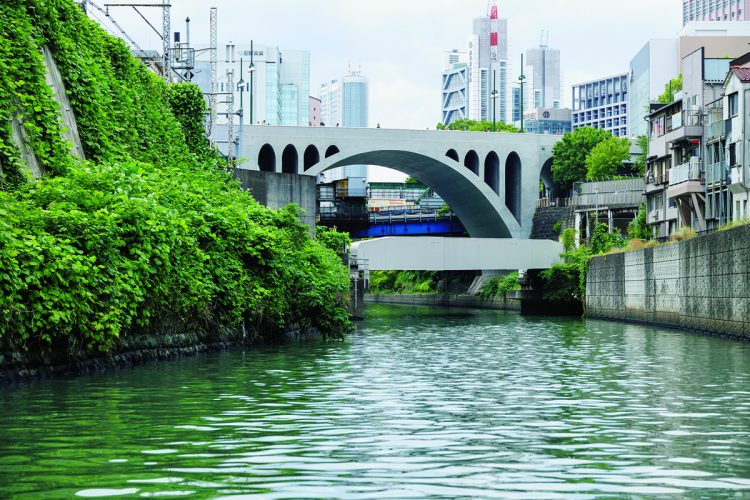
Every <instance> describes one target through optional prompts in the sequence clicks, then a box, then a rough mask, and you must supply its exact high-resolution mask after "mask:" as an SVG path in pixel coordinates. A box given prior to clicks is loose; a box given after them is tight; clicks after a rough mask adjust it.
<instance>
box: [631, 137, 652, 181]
mask: <svg viewBox="0 0 750 500" xmlns="http://www.w3.org/2000/svg"><path fill="white" fill-rule="evenodd" d="M636 143H637V144H638V147H639V148H640V149H641V154H640V155H638V158H637V159H636V160H635V161H634V162H633V167H632V169H633V172H634V173H636V174H638V175H640V176H644V175H646V158H648V136H647V135H639V136H638V137H636Z"/></svg>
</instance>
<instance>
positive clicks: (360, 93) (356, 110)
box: [320, 70, 369, 193]
mask: <svg viewBox="0 0 750 500" xmlns="http://www.w3.org/2000/svg"><path fill="white" fill-rule="evenodd" d="M368 87H369V86H368V82H367V77H365V76H364V75H362V73H361V71H351V70H350V71H349V74H348V75H345V76H343V77H342V78H341V79H340V80H331V81H330V82H328V83H325V84H323V85H321V87H320V121H321V123H322V124H324V125H325V126H326V127H337V126H338V127H347V128H359V127H367V126H369V89H368ZM338 179H349V182H350V187H349V192H350V193H351V192H352V191H353V190H352V186H351V184H353V183H356V184H360V183H361V184H362V190H363V191H362V192H363V193H364V183H365V182H366V181H367V165H349V166H346V167H341V168H335V169H332V170H330V171H328V172H326V180H327V181H332V180H338Z"/></svg>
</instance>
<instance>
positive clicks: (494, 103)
mask: <svg viewBox="0 0 750 500" xmlns="http://www.w3.org/2000/svg"><path fill="white" fill-rule="evenodd" d="M490 97H492V131H493V132H496V131H497V125H496V123H497V122H496V121H495V111H496V110H497V71H494V72H493V73H492V92H490Z"/></svg>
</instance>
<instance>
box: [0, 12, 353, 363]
mask: <svg viewBox="0 0 750 500" xmlns="http://www.w3.org/2000/svg"><path fill="white" fill-rule="evenodd" d="M44 46H47V47H49V48H50V50H51V52H52V55H53V57H54V59H55V62H56V64H57V66H58V69H59V71H60V74H61V75H62V78H63V80H64V83H65V87H66V92H67V94H68V98H69V100H70V104H71V107H72V110H73V112H74V114H75V116H76V121H77V126H78V130H79V133H80V137H81V143H82V145H83V149H84V153H85V155H86V158H87V161H84V162H81V161H76V160H74V157H73V156H72V155H71V154H70V152H71V146H70V144H69V143H67V142H66V141H65V140H64V139H63V138H62V136H63V134H62V132H63V127H62V125H61V123H60V118H59V111H58V105H57V104H56V102H55V100H54V98H53V92H52V90H51V88H50V87H49V86H48V85H47V84H46V81H45V69H44V60H43V56H42V48H43V47H44ZM0 83H1V84H2V85H1V86H0V112H2V113H3V114H4V115H5V116H4V118H5V119H6V125H5V126H4V127H0V164H1V166H2V170H3V172H4V177H5V181H4V185H5V184H7V185H8V186H11V184H12V189H7V190H6V191H0V341H1V343H2V344H4V345H5V346H6V347H8V346H11V347H13V348H18V349H26V350H45V349H50V348H57V349H63V348H64V349H67V350H70V351H75V350H77V349H80V348H85V349H101V350H107V349H109V348H110V347H112V346H113V345H114V343H115V342H116V341H117V338H118V337H120V336H123V335H140V334H143V333H151V332H155V331H163V332H175V331H179V332H182V331H192V332H199V333H202V334H204V335H207V336H210V335H213V334H214V333H216V332H219V331H222V330H227V329H229V330H237V329H240V328H243V327H248V331H251V332H257V334H258V335H262V336H273V335H278V334H280V333H281V332H283V331H285V330H289V329H297V328H317V329H318V330H320V331H321V332H322V333H323V334H326V335H342V334H343V333H344V332H346V331H347V330H348V329H349V328H350V327H351V324H350V322H349V316H348V313H347V309H346V306H347V304H348V300H349V276H348V270H347V269H346V267H345V266H344V265H343V264H342V263H341V261H340V259H339V257H338V256H337V255H336V254H335V253H334V252H332V251H331V250H329V249H327V248H325V246H324V244H323V243H320V242H318V241H315V240H313V239H311V238H310V237H309V235H308V228H307V227H306V226H304V225H302V224H301V223H300V221H299V210H298V209H297V208H295V207H289V208H287V209H284V210H280V211H273V210H269V209H267V208H265V207H263V206H261V205H259V204H258V203H257V202H255V201H254V200H253V199H252V198H251V197H250V196H249V195H248V194H247V193H246V192H244V191H242V189H241V188H240V186H239V184H238V183H237V182H236V181H235V180H233V179H232V177H231V175H230V174H228V173H227V172H226V171H224V169H220V168H216V167H217V165H218V163H219V162H220V159H219V158H218V157H217V155H216V154H215V153H214V152H212V151H211V150H210V148H209V147H208V144H207V141H206V140H205V137H204V136H203V128H202V127H203V120H204V116H203V111H204V109H203V108H204V106H205V104H203V101H202V96H200V92H199V91H198V90H197V88H196V87H195V86H192V85H171V86H168V85H167V84H165V83H164V82H163V80H162V79H161V78H159V77H158V76H157V75H155V74H154V73H152V72H151V71H149V70H148V69H147V68H146V66H145V65H144V64H142V63H141V62H140V61H138V60H137V59H135V58H134V57H132V56H131V54H130V51H129V49H128V48H127V46H126V45H125V44H124V43H123V42H122V41H120V40H118V39H116V38H114V37H111V36H109V35H107V34H106V33H105V32H104V31H103V30H102V29H101V28H100V27H99V26H98V25H97V24H96V23H94V22H93V21H91V20H89V19H88V18H87V17H86V16H85V15H84V14H83V12H82V10H81V9H80V8H79V6H78V5H77V4H76V3H75V2H73V1H72V0H25V1H20V0H10V1H6V2H4V3H3V4H2V5H0ZM14 117H15V118H16V119H17V120H19V122H20V123H22V125H23V127H24V130H25V131H26V135H27V136H28V138H29V141H30V144H29V145H30V147H31V148H32V149H33V150H34V152H35V154H36V156H37V158H38V160H39V162H40V164H41V165H42V166H43V168H44V170H45V173H46V174H47V175H46V176H45V177H44V178H43V179H41V180H38V181H35V182H23V181H22V179H23V178H24V173H23V168H24V167H23V163H22V161H21V159H20V154H19V151H18V148H17V147H16V146H15V144H14V142H13V138H12V137H13V134H12V129H11V126H10V125H9V120H10V119H11V118H14ZM12 179H16V181H14V183H11V180H12Z"/></svg>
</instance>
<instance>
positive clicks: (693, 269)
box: [586, 226, 750, 339]
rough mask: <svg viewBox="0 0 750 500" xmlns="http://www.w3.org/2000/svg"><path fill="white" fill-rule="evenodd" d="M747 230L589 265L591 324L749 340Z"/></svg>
mask: <svg viewBox="0 0 750 500" xmlns="http://www.w3.org/2000/svg"><path fill="white" fill-rule="evenodd" d="M748 263H750V226H741V227H737V228H734V229H730V230H727V231H720V232H716V233H713V234H710V235H707V236H701V237H698V238H694V239H692V240H688V241H683V242H679V243H671V244H666V245H661V246H657V247H653V248H646V249H643V250H637V251H633V252H625V253H617V254H612V255H604V256H601V257H595V258H593V259H591V262H590V264H589V271H588V276H587V282H586V314H587V316H588V317H590V318H601V319H613V320H625V321H638V322H643V323H650V324H656V325H664V326H671V327H677V328H684V329H688V330H696V331H701V332H708V333H718V334H724V335H732V336H735V337H744V338H749V339H750V298H749V297H750V273H749V272H748V270H749V266H748Z"/></svg>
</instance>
